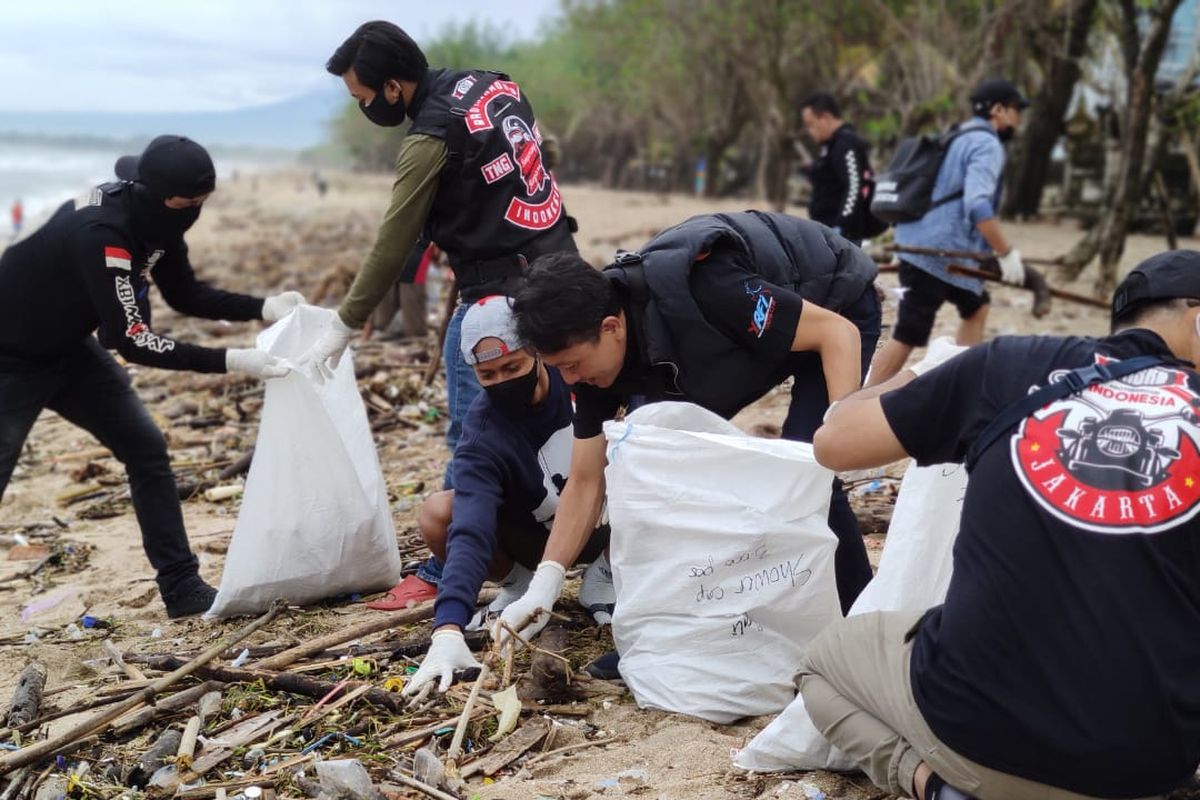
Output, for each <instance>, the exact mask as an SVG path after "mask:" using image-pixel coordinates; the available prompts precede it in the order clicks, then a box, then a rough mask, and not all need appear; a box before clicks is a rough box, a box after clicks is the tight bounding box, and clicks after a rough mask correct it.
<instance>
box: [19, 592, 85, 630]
mask: <svg viewBox="0 0 1200 800" xmlns="http://www.w3.org/2000/svg"><path fill="white" fill-rule="evenodd" d="M76 593H77V590H76V588H75V587H74V586H68V587H66V588H65V589H59V590H58V591H57V592H51V593H50V594H48V595H45V596H44V597H39V598H38V599H36V600H32V601H30V602H29V603H27V604H26V605H25V607H24V608H22V609H21V621H22V622H28V621H29V620H30V619H31V618H33V617H35V616H37V615H38V614H41V613H43V612H45V611H49V610H50V609H52V608H56V607H57V606H59V605H60V604H62V603H63V602H64V601H66V600H69V599H71V598H72V597H74V596H75V595H76Z"/></svg>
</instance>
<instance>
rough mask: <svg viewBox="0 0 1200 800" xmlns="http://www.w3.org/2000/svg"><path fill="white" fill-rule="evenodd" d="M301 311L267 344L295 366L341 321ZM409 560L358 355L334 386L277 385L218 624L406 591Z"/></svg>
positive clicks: (269, 388) (216, 606)
mask: <svg viewBox="0 0 1200 800" xmlns="http://www.w3.org/2000/svg"><path fill="white" fill-rule="evenodd" d="M333 313H334V312H332V311H329V310H327V309H321V308H315V307H313V306H301V307H299V308H297V309H296V310H295V311H293V312H292V313H291V314H289V315H288V316H286V317H284V318H283V319H281V320H280V321H279V322H276V323H275V324H274V325H272V326H271V327H270V328H268V329H267V330H265V331H263V332H262V333H261V334H259V336H258V346H259V347H260V348H261V349H263V350H266V351H267V352H269V353H271V354H272V355H275V356H278V357H280V358H283V359H286V360H289V361H291V362H293V363H295V362H296V361H298V360H299V359H300V357H301V356H302V355H303V354H304V353H305V352H306V351H307V350H308V348H309V346H310V345H311V344H313V343H314V342H315V341H316V340H317V339H318V338H320V336H321V333H322V332H323V330H324V328H325V327H326V326H327V325H329V323H330V320H332V318H333ZM399 577H400V555H399V551H398V550H397V549H396V533H395V529H394V528H393V527H392V518H391V514H390V512H389V509H388V496H387V487H386V486H385V484H384V481H383V475H382V473H381V472H380V470H379V459H378V456H377V455H376V452H375V442H374V440H373V439H372V438H371V429H370V427H369V426H368V424H367V415H366V411H365V410H364V409H363V404H362V398H361V397H360V396H359V394H358V385H357V384H356V383H355V380H354V363H353V357H352V355H351V353H350V351H349V350H347V351H346V353H345V355H343V356H342V360H341V363H340V364H339V365H338V368H337V369H336V370H334V375H333V379H332V380H328V381H326V382H325V383H324V384H323V385H321V386H317V385H315V384H314V383H312V382H311V381H310V380H309V379H308V378H307V377H306V376H304V375H302V374H300V372H298V371H294V372H292V373H291V374H290V375H288V376H287V377H286V378H279V379H276V380H270V381H267V384H266V395H265V398H264V400H263V408H262V421H261V422H260V423H259V428H258V442H257V444H256V445H255V448H254V461H253V462H251V465H250V473H249V475H247V477H246V492H245V499H243V500H242V509H241V513H239V514H238V520H237V526H236V527H235V528H234V531H233V540H232V542H230V545H229V553H228V554H227V555H226V557H225V571H224V573H223V574H222V575H221V587H220V589H219V590H218V592H217V599H216V602H214V603H213V607H212V608H211V609H209V611H208V614H207V615H206V616H208V617H228V616H232V615H235V614H257V613H260V612H262V611H264V610H266V609H267V608H268V607H269V606H270V604H271V601H273V600H274V599H275V598H277V597H283V598H286V599H287V601H288V602H289V603H295V604H300V605H303V604H305V603H312V602H315V601H318V600H322V599H325V598H328V597H334V596H336V595H339V594H348V593H353V592H360V593H365V592H373V591H378V590H381V589H386V588H388V587H390V586H392V585H394V584H395V582H396V581H397V580H398V579H399Z"/></svg>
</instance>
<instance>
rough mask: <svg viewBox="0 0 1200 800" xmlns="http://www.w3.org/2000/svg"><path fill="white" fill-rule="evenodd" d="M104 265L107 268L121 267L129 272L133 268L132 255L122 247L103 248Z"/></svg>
mask: <svg viewBox="0 0 1200 800" xmlns="http://www.w3.org/2000/svg"><path fill="white" fill-rule="evenodd" d="M104 266H106V267H108V268H109V269H123V270H125V271H126V272H129V271H130V270H131V269H132V268H133V256H131V255H129V251H128V250H126V249H125V248H123V247H106V248H104Z"/></svg>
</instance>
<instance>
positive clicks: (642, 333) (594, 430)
mask: <svg viewBox="0 0 1200 800" xmlns="http://www.w3.org/2000/svg"><path fill="white" fill-rule="evenodd" d="M876 272H877V268H876V266H875V264H874V262H873V261H872V260H871V259H870V258H869V257H868V256H867V255H866V254H865V253H863V252H862V251H861V250H859V249H858V248H857V247H855V246H854V245H852V244H851V243H849V242H847V241H846V240H845V239H843V238H842V237H840V236H838V235H837V234H835V233H833V231H831V230H830V229H829V228H827V227H825V226H823V225H818V224H816V223H813V222H810V221H808V220H802V219H796V218H794V217H789V216H787V215H785V214H771V213H763V212H758V211H747V212H742V213H737V214H714V215H704V216H699V217H693V218H692V219H689V220H687V221H685V222H683V223H682V224H680V225H677V226H675V227H674V228H670V229H668V230H666V231H663V232H662V233H660V234H659V235H658V236H656V237H655V238H654V239H653V240H651V241H650V242H649V243H647V244H646V246H645V247H643V248H642V250H641V252H640V253H624V254H621V255H619V256H618V258H617V261H616V263H615V264H613V265H612V266H610V267H608V268H607V269H605V270H604V271H603V272H598V271H597V270H595V269H593V268H592V267H591V266H590V265H589V264H588V263H587V262H586V261H584V260H583V259H581V258H579V257H578V256H574V255H565V254H564V255H556V256H544V257H542V258H540V259H538V260H537V261H536V262H535V263H534V264H533V265H532V267H531V269H530V272H529V275H528V276H527V277H526V279H525V281H524V282H523V284H522V285H521V287H520V288H519V289H518V291H517V293H516V296H515V298H514V306H513V310H514V312H515V313H516V318H517V329H518V332H519V333H520V335H521V337H522V339H523V340H524V341H526V342H528V344H529V345H530V346H531V347H532V348H533V349H534V350H535V351H537V352H538V353H539V354H540V355H541V356H542V358H543V359H544V360H545V362H546V364H548V365H550V366H553V367H556V368H557V369H558V370H559V372H560V373H561V374H562V377H563V379H564V380H565V381H566V382H567V383H569V384H573V385H574V387H575V401H576V405H575V442H574V445H573V447H572V453H571V480H570V481H569V482H568V483H567V486H566V488H565V489H564V490H563V493H562V497H561V499H560V501H559V506H558V513H557V514H556V515H555V518H554V525H553V528H552V529H551V532H550V539H549V541H548V542H547V544H546V550H545V554H544V556H543V558H542V562H541V564H540V565H539V566H538V569H537V571H536V572H535V573H534V577H533V580H532V581H531V583H530V587H529V589H528V590H527V592H526V595H525V597H522V598H521V599H520V600H518V601H516V602H515V603H513V604H511V605H510V606H508V608H506V609H505V611H504V613H503V615H502V618H503V619H504V621H505V622H507V623H508V624H510V625H518V624H520V622H521V621H522V620H524V619H526V618H527V617H528V616H530V614H531V613H532V612H533V611H534V610H535V609H538V608H541V609H549V608H550V607H551V606H552V605H553V604H554V601H555V600H556V599H557V598H558V595H559V592H560V591H561V588H562V582H563V575H564V572H565V565H569V564H573V563H575V559H576V558H577V557H578V555H579V552H580V550H581V549H582V548H583V546H584V544H585V543H586V542H587V540H588V537H589V536H590V535H591V532H592V530H594V529H595V527H596V520H597V519H598V517H599V513H600V508H601V505H602V503H603V500H604V492H605V485H604V465H605V442H604V436H603V434H602V424H603V422H604V421H605V420H607V419H612V418H613V417H614V416H615V415H616V414H617V412H618V411H619V410H620V409H621V408H622V407H628V406H629V403H630V402H631V400H632V399H633V398H635V397H639V396H640V397H644V398H646V399H647V400H649V401H651V402H653V401H655V400H670V399H676V400H685V401H688V402H692V403H696V404H697V405H700V406H703V407H704V408H706V409H708V410H710V411H713V412H715V413H717V414H720V415H721V416H723V417H726V418H728V417H732V416H733V415H734V414H736V413H737V412H738V411H739V410H741V409H742V408H744V407H746V406H747V405H749V404H750V403H752V402H754V401H755V400H757V399H759V398H760V397H762V396H763V395H764V394H766V393H767V392H768V391H770V390H771V389H773V388H774V387H775V386H777V385H778V384H779V383H781V382H782V381H783V380H785V379H786V378H787V377H788V376H794V378H795V382H794V385H793V388H792V403H791V407H790V408H789V410H788V416H787V420H786V421H785V422H784V426H783V436H784V438H788V439H796V440H800V441H812V436H813V434H814V433H815V431H816V429H817V427H818V426H819V425H820V424H821V417H822V416H823V414H824V413H825V410H826V408H827V407H828V405H829V403H830V401H832V400H837V399H839V398H841V397H844V396H845V395H847V394H849V393H850V392H853V391H854V390H856V389H857V388H858V387H859V385H860V384H861V382H862V378H863V374H864V372H865V370H866V367H867V364H868V362H869V360H870V354H871V353H872V352H873V351H874V347H875V341H876V339H878V337H879V298H878V296H877V295H876V293H875V286H874V279H875V275H876ZM830 527H832V528H833V530H834V532H835V533H836V534H837V536H838V540H839V542H838V549H837V554H836V558H835V571H836V573H837V582H838V594H839V596H840V599H841V603H842V606H843V608H844V609H848V608H849V607H850V605H851V604H852V603H853V602H854V598H855V597H857V596H858V593H859V592H860V591H861V590H862V587H863V586H864V585H866V583H867V581H869V580H870V578H871V567H870V564H869V563H868V561H867V554H866V549H865V548H864V546H863V541H862V536H861V535H860V533H859V530H858V523H857V521H856V520H855V519H854V515H853V513H852V512H851V511H850V506H849V503H848V502H847V501H846V497H845V494H844V492H842V491H841V490H840V485H839V486H837V487H836V491H835V492H834V497H833V503H832V505H831V508H830ZM545 619H547V617H546V616H545V615H541V616H540V617H538V618H537V620H536V621H535V623H534V624H532V625H531V626H530V627H529V628H528V629H527V631H528V632H531V633H532V632H536V631H537V630H540V628H541V626H542V625H544V624H545Z"/></svg>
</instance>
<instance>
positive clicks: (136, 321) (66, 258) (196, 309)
mask: <svg viewBox="0 0 1200 800" xmlns="http://www.w3.org/2000/svg"><path fill="white" fill-rule="evenodd" d="M117 176H118V177H119V178H121V179H122V181H121V182H117V183H108V184H103V185H101V186H98V187H96V188H94V189H92V190H91V192H89V193H88V194H86V195H84V196H83V197H80V198H77V199H76V200H72V201H68V202H66V203H64V204H63V205H62V206H61V207H60V208H59V209H58V211H57V212H55V214H54V216H52V217H51V218H50V220H49V221H48V222H46V224H45V225H43V226H42V227H41V228H40V229H39V230H37V231H35V232H34V233H33V234H32V235H31V236H29V237H28V238H27V239H25V240H23V241H21V242H20V243H18V244H15V245H13V246H12V247H9V248H8V249H7V250H5V251H4V254H3V256H0V497H2V496H3V493H4V489H5V487H6V486H7V485H8V481H9V479H10V478H11V477H12V473H13V469H14V468H15V467H16V464H17V459H18V457H19V456H20V454H21V448H22V446H23V444H24V442H25V438H26V436H28V434H29V431H30V429H31V428H32V427H33V423H34V420H36V419H37V416H38V414H39V413H41V411H42V409H43V408H49V409H51V410H52V411H56V412H57V413H58V414H59V415H60V416H62V417H63V418H64V419H66V420H68V421H70V422H73V423H74V424H76V425H78V426H79V427H81V428H83V429H84V430H86V431H88V432H89V433H91V434H92V435H94V436H95V437H96V438H97V439H99V440H100V443H101V444H103V445H104V446H105V447H107V448H109V449H110V450H111V451H112V452H113V455H114V456H115V457H116V458H117V459H118V460H119V461H121V462H122V463H123V464H124V465H125V469H126V472H127V474H128V476H129V492H130V495H131V497H132V500H133V508H134V512H135V513H136V514H137V519H138V525H139V526H140V527H141V530H142V544H143V546H144V548H145V550H146V555H147V557H148V558H149V559H150V563H151V564H152V565H153V566H154V568H155V570H156V571H157V581H158V588H159V591H160V593H161V594H162V597H163V602H164V603H165V604H166V607H167V614H168V616H170V617H172V618H175V617H182V616H188V615H190V614H198V613H200V612H202V611H205V610H207V609H208V607H209V606H210V605H211V604H212V600H213V598H214V597H215V595H216V592H215V590H214V589H213V588H212V587H211V586H209V585H208V584H206V583H205V582H204V581H203V580H202V579H201V578H200V574H199V571H198V561H197V559H196V556H195V555H193V554H192V552H191V550H190V549H189V547H188V542H187V533H186V531H185V530H184V526H183V513H182V511H181V509H180V506H179V497H178V494H177V490H176V487H175V475H174V473H173V472H172V471H171V460H170V457H169V456H168V454H167V446H166V441H165V440H164V439H163V435H162V433H161V432H160V431H159V430H158V428H157V427H156V426H155V424H154V421H153V420H152V419H151V418H150V414H149V413H148V412H147V411H146V407H145V406H144V405H143V404H142V401H141V400H140V399H139V398H138V396H137V393H136V392H135V391H134V390H133V387H132V386H131V385H130V381H129V376H128V375H127V374H126V372H125V370H124V369H122V368H121V366H120V365H118V364H117V362H116V361H115V360H114V359H113V357H112V356H111V355H110V354H109V353H108V352H107V351H106V350H105V348H111V349H114V350H116V351H117V352H119V353H120V354H121V356H122V357H124V358H125V359H126V360H127V361H130V362H132V363H134V364H141V365H144V366H148V367H161V368H163V369H178V370H191V371H193V372H243V373H247V374H250V375H254V376H256V377H260V378H272V377H280V376H282V375H286V374H287V373H288V371H289V367H288V366H287V365H285V364H283V363H282V362H280V361H279V360H278V359H276V358H274V357H273V356H271V355H269V354H267V353H265V352H263V351H261V350H255V349H247V350H233V349H230V350H227V349H225V348H212V347H200V346H197V345H192V344H187V343H185V342H178V341H175V340H174V339H171V338H168V337H166V336H161V335H159V334H157V333H155V332H154V331H153V330H151V328H150V303H149V298H148V293H149V288H150V285H151V279H153V283H154V284H155V285H157V286H158V289H159V291H160V292H162V295H163V297H164V298H165V299H166V301H167V302H168V303H169V304H170V305H171V307H172V308H174V309H175V310H176V311H179V312H181V313H184V314H189V315H192V316H197V317H204V318H206V319H227V320H251V319H264V320H268V321H273V320H276V319H279V318H281V317H282V316H284V315H285V314H287V313H288V312H289V311H291V309H292V308H293V307H295V306H296V305H297V304H299V303H301V302H303V300H304V298H303V297H301V296H300V294H299V293H297V292H285V293H283V294H280V295H275V296H273V297H268V298H267V299H266V300H264V299H262V298H260V297H251V296H249V295H243V294H234V293H232V292H225V291H221V290H220V289H214V288H213V287H211V286H209V285H207V284H205V283H202V282H200V281H197V280H196V276H195V274H194V273H193V272H192V266H191V264H190V262H189V261H188V248H187V244H186V243H184V240H183V235H184V233H185V232H186V231H187V229H188V228H190V227H191V225H192V224H193V223H194V222H195V221H196V219H197V218H198V217H199V216H200V207H201V205H202V204H203V202H204V200H205V199H206V198H207V197H208V195H209V194H210V193H211V192H212V191H213V189H214V188H215V186H216V172H215V170H214V169H213V163H212V160H211V159H210V158H209V156H208V153H207V152H206V151H205V150H204V148H203V147H201V146H200V145H198V144H196V143H195V142H193V141H191V140H190V139H186V138H184V137H182V136H160V137H158V138H156V139H155V140H154V141H152V142H151V143H150V144H149V145H148V146H147V147H146V150H145V151H144V152H143V153H142V155H141V157H140V158H138V157H134V156H126V157H125V158H122V159H121V160H119V161H118V162H117ZM97 329H98V334H99V341H97V339H96V337H94V336H93V335H92V333H93V332H97Z"/></svg>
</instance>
